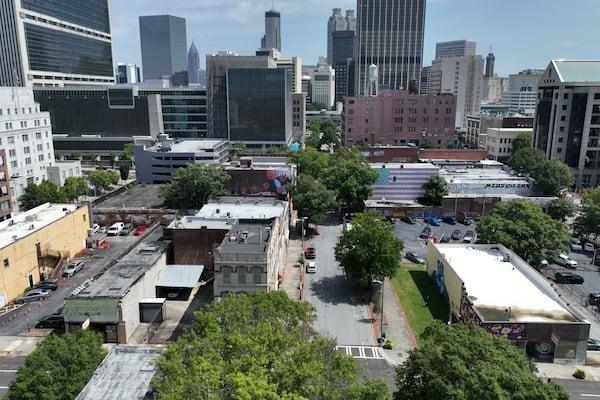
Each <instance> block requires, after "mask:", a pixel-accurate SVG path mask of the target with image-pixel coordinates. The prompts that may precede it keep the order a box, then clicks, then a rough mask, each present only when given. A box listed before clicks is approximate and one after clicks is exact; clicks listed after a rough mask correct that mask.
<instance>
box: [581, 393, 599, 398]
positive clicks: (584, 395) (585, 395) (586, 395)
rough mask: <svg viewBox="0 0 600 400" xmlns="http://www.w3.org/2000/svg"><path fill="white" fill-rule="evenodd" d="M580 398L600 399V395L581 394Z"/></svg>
mask: <svg viewBox="0 0 600 400" xmlns="http://www.w3.org/2000/svg"><path fill="white" fill-rule="evenodd" d="M580 396H581V397H600V394H585V393H581V394H580Z"/></svg>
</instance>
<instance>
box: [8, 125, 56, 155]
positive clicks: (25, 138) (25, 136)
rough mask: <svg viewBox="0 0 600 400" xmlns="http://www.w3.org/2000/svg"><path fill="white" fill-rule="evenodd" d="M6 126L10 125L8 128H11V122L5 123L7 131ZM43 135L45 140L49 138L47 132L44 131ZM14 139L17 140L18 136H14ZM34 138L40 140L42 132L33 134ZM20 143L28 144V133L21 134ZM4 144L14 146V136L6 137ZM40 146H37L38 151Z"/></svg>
mask: <svg viewBox="0 0 600 400" xmlns="http://www.w3.org/2000/svg"><path fill="white" fill-rule="evenodd" d="M8 124H10V128H12V122H7V123H6V125H7V129H9V128H8ZM45 133H46V135H45V136H46V138H48V137H49V134H48V131H46V132H45ZM16 138H17V139H18V138H19V136H16ZM35 138H36V139H41V138H42V132H36V133H35ZM21 141H23V142H29V134H28V133H24V134H22V135H21ZM6 144H15V136H7V137H6ZM0 146H2V138H1V137H0ZM40 146H41V145H40V144H38V149H39V147H40Z"/></svg>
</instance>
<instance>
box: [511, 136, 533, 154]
mask: <svg viewBox="0 0 600 400" xmlns="http://www.w3.org/2000/svg"><path fill="white" fill-rule="evenodd" d="M531 142H532V139H531V133H529V132H519V133H518V134H517V137H516V138H514V139H513V140H512V149H511V151H510V152H511V154H515V153H516V152H517V151H519V150H521V149H526V148H529V147H531Z"/></svg>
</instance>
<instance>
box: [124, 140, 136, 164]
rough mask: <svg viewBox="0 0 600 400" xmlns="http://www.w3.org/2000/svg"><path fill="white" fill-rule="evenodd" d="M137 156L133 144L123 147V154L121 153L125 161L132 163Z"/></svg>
mask: <svg viewBox="0 0 600 400" xmlns="http://www.w3.org/2000/svg"><path fill="white" fill-rule="evenodd" d="M134 154H135V146H134V144H133V143H127V144H126V145H125V146H123V152H122V153H121V158H122V159H123V160H128V161H131V160H133V156H134Z"/></svg>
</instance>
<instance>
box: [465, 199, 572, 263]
mask: <svg viewBox="0 0 600 400" xmlns="http://www.w3.org/2000/svg"><path fill="white" fill-rule="evenodd" d="M477 231H478V232H479V233H480V234H481V237H480V240H481V241H483V242H491V243H501V244H503V245H504V246H506V247H507V248H509V249H511V250H512V251H514V252H515V253H517V255H519V256H520V257H521V258H523V259H524V260H526V261H528V262H530V263H531V264H533V265H534V266H536V267H537V266H540V265H541V261H542V260H543V259H545V258H546V257H550V258H555V257H556V256H557V255H558V253H559V252H560V251H567V250H568V249H569V243H571V239H570V235H569V233H568V232H567V230H566V229H565V227H564V226H563V224H562V223H560V222H558V221H556V220H554V219H552V218H551V217H550V216H549V215H547V214H544V212H543V211H542V208H541V207H540V206H539V205H538V204H537V203H535V202H533V201H531V200H525V199H522V200H512V201H510V202H508V203H502V202H500V203H497V204H496V205H495V206H494V209H493V210H492V211H491V212H490V213H489V214H488V215H486V216H484V217H481V219H480V220H479V223H478V224H477Z"/></svg>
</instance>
